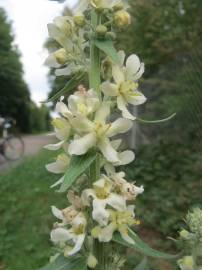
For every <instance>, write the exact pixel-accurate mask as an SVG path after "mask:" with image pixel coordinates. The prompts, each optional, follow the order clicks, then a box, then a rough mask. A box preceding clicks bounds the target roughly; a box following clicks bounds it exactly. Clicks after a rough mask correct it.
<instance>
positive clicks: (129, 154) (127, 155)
mask: <svg viewBox="0 0 202 270" xmlns="http://www.w3.org/2000/svg"><path fill="white" fill-rule="evenodd" d="M111 145H112V147H113V148H114V149H115V150H117V149H118V148H119V147H120V145H121V139H118V140H114V141H111ZM118 158H119V161H118V162H114V163H111V162H108V161H107V160H105V161H104V168H105V171H106V172H107V175H111V174H114V173H115V167H117V166H122V165H126V164H129V163H131V162H132V161H133V160H134V159H135V154H134V153H133V151H130V150H126V151H123V152H118Z"/></svg>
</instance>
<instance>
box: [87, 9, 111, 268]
mask: <svg viewBox="0 0 202 270" xmlns="http://www.w3.org/2000/svg"><path fill="white" fill-rule="evenodd" d="M100 22H101V16H100V15H99V14H98V13H96V11H95V10H92V13H91V24H92V28H93V29H96V27H97V26H98V25H99V24H100ZM90 63H91V66H90V72H89V84H90V88H91V89H94V91H96V92H97V94H98V96H99V98H100V99H101V92H100V83H101V79H100V77H101V76H100V73H101V71H100V70H101V68H100V65H101V61H100V50H99V49H98V48H97V47H96V46H95V44H94V42H93V39H92V40H91V46H90ZM99 178H100V159H99V156H98V157H97V159H96V160H95V161H94V162H93V164H92V165H91V166H90V181H91V183H94V182H95V181H97V180H98V179H99ZM93 249H94V250H93V252H94V255H95V256H96V258H97V260H98V265H97V267H96V270H106V269H107V268H106V257H105V248H104V244H103V243H100V242H99V241H98V240H95V241H94V245H93Z"/></svg>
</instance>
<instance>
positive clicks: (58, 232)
mask: <svg viewBox="0 0 202 270" xmlns="http://www.w3.org/2000/svg"><path fill="white" fill-rule="evenodd" d="M72 238H73V234H72V233H71V232H69V231H68V230H65V229H63V228H57V229H54V230H52V231H51V241H53V242H54V243H58V242H66V241H68V240H71V239H72Z"/></svg>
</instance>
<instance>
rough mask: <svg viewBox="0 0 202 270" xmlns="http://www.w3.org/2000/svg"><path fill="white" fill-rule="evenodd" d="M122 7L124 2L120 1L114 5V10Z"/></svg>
mask: <svg viewBox="0 0 202 270" xmlns="http://www.w3.org/2000/svg"><path fill="white" fill-rule="evenodd" d="M122 9H124V4H123V3H122V2H120V3H117V4H116V5H115V6H114V10H115V11H118V10H122Z"/></svg>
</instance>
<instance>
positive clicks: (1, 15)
mask: <svg viewBox="0 0 202 270" xmlns="http://www.w3.org/2000/svg"><path fill="white" fill-rule="evenodd" d="M13 42H14V37H13V35H12V31H11V24H10V23H9V22H8V21H7V17H6V14H5V12H4V10H3V9H2V8H1V9H0V63H1V69H0V114H1V115H2V116H4V117H13V118H15V119H16V120H17V123H18V126H19V128H20V129H21V130H22V131H23V132H28V131H29V129H30V123H29V103H30V94H29V90H28V87H27V85H26V83H25V81H24V80H23V68H22V64H21V62H20V53H19V51H18V49H17V48H16V47H15V46H14V44H13Z"/></svg>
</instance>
